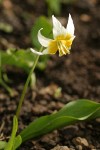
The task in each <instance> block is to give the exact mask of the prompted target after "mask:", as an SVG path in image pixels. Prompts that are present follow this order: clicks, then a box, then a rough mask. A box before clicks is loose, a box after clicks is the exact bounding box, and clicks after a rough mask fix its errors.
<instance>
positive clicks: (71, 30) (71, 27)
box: [66, 14, 75, 35]
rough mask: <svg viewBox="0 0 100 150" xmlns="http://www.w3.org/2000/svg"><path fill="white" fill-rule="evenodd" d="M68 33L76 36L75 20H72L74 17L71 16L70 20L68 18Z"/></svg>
mask: <svg viewBox="0 0 100 150" xmlns="http://www.w3.org/2000/svg"><path fill="white" fill-rule="evenodd" d="M66 29H67V33H69V34H71V35H74V30H75V28H74V23H73V20H72V17H71V15H70V14H69V18H68V23H67V27H66Z"/></svg>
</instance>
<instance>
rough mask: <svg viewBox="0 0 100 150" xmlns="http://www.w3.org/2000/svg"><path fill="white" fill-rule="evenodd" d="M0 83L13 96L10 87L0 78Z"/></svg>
mask: <svg viewBox="0 0 100 150" xmlns="http://www.w3.org/2000/svg"><path fill="white" fill-rule="evenodd" d="M0 84H1V85H2V86H3V87H4V88H5V89H6V90H7V91H8V93H9V94H10V95H11V96H13V91H12V89H11V88H10V87H9V86H8V85H7V84H6V83H5V82H4V81H3V80H2V78H0Z"/></svg>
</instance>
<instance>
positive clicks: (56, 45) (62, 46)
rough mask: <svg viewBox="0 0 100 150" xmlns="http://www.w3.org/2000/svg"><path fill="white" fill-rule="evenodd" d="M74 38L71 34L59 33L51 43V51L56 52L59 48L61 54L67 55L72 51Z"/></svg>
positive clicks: (51, 52)
mask: <svg viewBox="0 0 100 150" xmlns="http://www.w3.org/2000/svg"><path fill="white" fill-rule="evenodd" d="M72 41H73V38H72V36H71V35H70V34H67V35H66V36H65V35H59V36H57V37H56V38H55V39H54V40H52V41H51V42H50V43H49V47H48V48H49V53H50V54H55V53H56V52H57V50H58V51H59V56H62V55H66V54H69V53H70V48H71V45H72Z"/></svg>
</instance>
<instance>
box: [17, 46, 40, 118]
mask: <svg viewBox="0 0 100 150" xmlns="http://www.w3.org/2000/svg"><path fill="white" fill-rule="evenodd" d="M42 49H43V47H41V49H40V51H42ZM38 60H39V55H37V56H36V59H35V62H34V64H33V66H32V68H31V71H30V73H29V75H28V77H27V80H26V83H25V85H24V88H23V91H22V95H21V98H20V100H19V104H18V107H17V111H16V117H17V119H18V117H19V114H20V110H21V107H22V104H23V101H24V97H25V94H26V91H27V87H28V84H29V81H30V78H31V75H32V73H33V71H34V69H35V67H36V65H37V62H38Z"/></svg>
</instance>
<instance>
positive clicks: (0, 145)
mask: <svg viewBox="0 0 100 150" xmlns="http://www.w3.org/2000/svg"><path fill="white" fill-rule="evenodd" d="M6 145H7V142H5V141H0V150H3V149H4V148H5V146H6Z"/></svg>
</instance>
